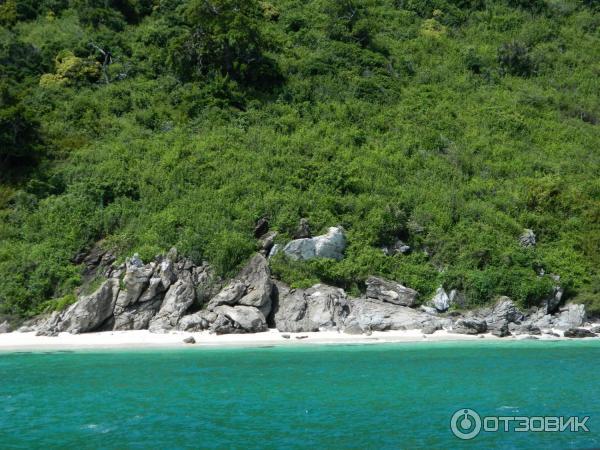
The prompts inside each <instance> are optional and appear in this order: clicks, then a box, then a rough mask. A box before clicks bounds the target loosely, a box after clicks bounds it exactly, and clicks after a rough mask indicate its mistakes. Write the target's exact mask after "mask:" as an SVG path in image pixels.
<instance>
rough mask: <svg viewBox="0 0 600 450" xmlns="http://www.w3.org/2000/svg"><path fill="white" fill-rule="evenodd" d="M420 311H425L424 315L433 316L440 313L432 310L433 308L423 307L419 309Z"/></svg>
mask: <svg viewBox="0 0 600 450" xmlns="http://www.w3.org/2000/svg"><path fill="white" fill-rule="evenodd" d="M419 309H420V310H421V311H423V312H424V313H427V314H431V315H436V314H437V313H438V312H437V309H435V308H432V307H431V306H426V305H421V306H420V307H419Z"/></svg>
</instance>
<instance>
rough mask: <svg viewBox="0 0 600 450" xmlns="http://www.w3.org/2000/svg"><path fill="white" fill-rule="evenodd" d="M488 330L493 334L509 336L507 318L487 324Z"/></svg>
mask: <svg viewBox="0 0 600 450" xmlns="http://www.w3.org/2000/svg"><path fill="white" fill-rule="evenodd" d="M487 327H488V330H489V331H491V332H492V334H493V335H494V336H497V337H506V336H510V330H509V328H508V320H506V319H502V320H499V321H496V322H493V323H491V324H489V323H488V324H487Z"/></svg>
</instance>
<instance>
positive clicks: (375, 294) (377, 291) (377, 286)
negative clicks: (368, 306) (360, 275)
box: [366, 277, 419, 306]
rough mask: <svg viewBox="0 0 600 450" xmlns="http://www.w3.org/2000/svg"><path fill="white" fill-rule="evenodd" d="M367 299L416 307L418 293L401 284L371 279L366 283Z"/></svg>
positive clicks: (376, 278)
mask: <svg viewBox="0 0 600 450" xmlns="http://www.w3.org/2000/svg"><path fill="white" fill-rule="evenodd" d="M366 284H367V297H369V298H374V299H379V300H381V301H384V302H388V303H393V304H395V305H402V306H414V304H415V302H416V300H417V297H418V295H419V294H418V292H417V291H415V290H414V289H410V288H407V287H405V286H402V285H401V284H400V283H396V282H394V281H389V280H386V279H384V278H379V277H369V278H367V281H366Z"/></svg>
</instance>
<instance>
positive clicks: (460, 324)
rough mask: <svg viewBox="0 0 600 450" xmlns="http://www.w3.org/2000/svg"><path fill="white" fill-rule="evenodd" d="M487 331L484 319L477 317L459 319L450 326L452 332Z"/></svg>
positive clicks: (476, 332) (477, 332) (473, 332)
mask: <svg viewBox="0 0 600 450" xmlns="http://www.w3.org/2000/svg"><path fill="white" fill-rule="evenodd" d="M486 331H487V323H486V322H485V320H477V319H459V320H457V321H456V323H455V324H454V326H453V327H452V332H453V333H459V334H480V333H485V332H486Z"/></svg>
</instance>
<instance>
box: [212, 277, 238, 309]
mask: <svg viewBox="0 0 600 450" xmlns="http://www.w3.org/2000/svg"><path fill="white" fill-rule="evenodd" d="M245 293H246V285H245V284H244V283H243V282H241V281H239V280H233V281H232V282H230V283H229V284H228V285H227V286H225V287H224V288H223V290H221V292H219V293H218V294H217V295H216V296H214V297H213V298H212V299H211V300H210V302H208V306H207V308H208V309H209V310H213V309H215V308H216V307H218V306H221V305H235V304H236V303H238V302H239V300H240V299H241V298H242V297H243V296H244V294H245Z"/></svg>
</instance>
